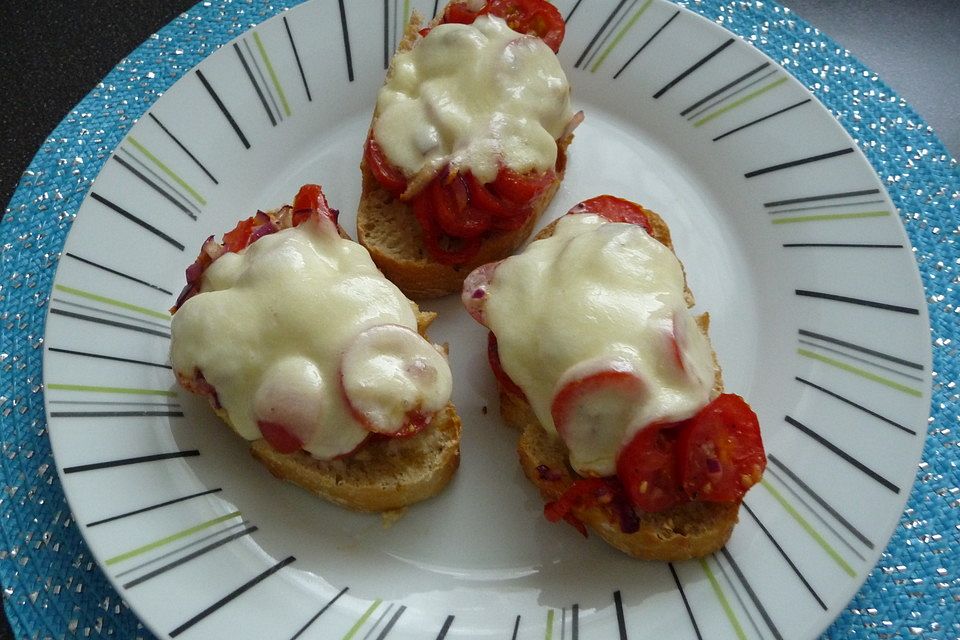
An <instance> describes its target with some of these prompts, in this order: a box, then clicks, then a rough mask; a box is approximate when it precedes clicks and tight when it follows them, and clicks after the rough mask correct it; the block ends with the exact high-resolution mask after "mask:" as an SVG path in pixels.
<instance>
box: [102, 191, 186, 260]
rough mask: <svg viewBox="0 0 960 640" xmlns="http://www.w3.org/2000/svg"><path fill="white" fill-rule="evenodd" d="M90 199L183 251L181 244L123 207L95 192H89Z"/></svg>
mask: <svg viewBox="0 0 960 640" xmlns="http://www.w3.org/2000/svg"><path fill="white" fill-rule="evenodd" d="M90 197H91V198H93V199H94V200H96V201H97V202H99V203H100V204H102V205H104V206H105V207H107V208H108V209H110V210H111V211H113V212H114V213H118V214H120V215H121V216H123V217H124V218H126V219H127V220H129V221H130V222H133V223H134V224H136V225H139V226H140V227H143V228H144V229H146V230H147V231H149V232H150V233H152V234H154V235H155V236H157V237H158V238H160V239H161V240H164V241H166V242H168V243H169V244H171V245H173V246H174V247H176V248H177V249H179V250H180V251H183V249H184V246H183V245H182V244H180V243H179V242H177V241H176V240H174V239H173V238H171V237H170V236H168V235H167V234H165V233H164V232H163V231H160V230H159V229H157V228H156V227H154V226H153V225H151V224H148V223H146V222H144V221H143V220H141V219H140V218H138V217H137V216H135V215H133V214H132V213H130V212H129V211H127V210H126V209H124V208H123V207H121V206H119V205H116V204H114V203H113V202H111V201H109V200H107V199H106V198H104V197H103V196H101V195H100V194H99V193H97V192H96V191H91V192H90Z"/></svg>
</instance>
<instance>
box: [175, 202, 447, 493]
mask: <svg viewBox="0 0 960 640" xmlns="http://www.w3.org/2000/svg"><path fill="white" fill-rule="evenodd" d="M171 311H172V312H173V313H174V316H173V323H172V327H171V333H172V344H171V351H170V355H171V362H172V364H173V370H174V372H175V374H176V376H177V380H178V381H179V383H180V384H181V385H182V386H183V387H184V388H186V389H187V390H189V391H192V392H194V393H197V394H201V395H204V396H207V397H208V399H209V401H210V403H211V405H212V406H213V408H214V410H215V411H216V413H217V414H218V415H219V416H220V417H221V418H222V419H223V420H224V421H225V422H226V423H227V424H229V425H230V426H231V427H232V428H233V430H234V431H236V432H237V433H238V434H239V435H240V436H242V437H243V438H245V439H247V440H250V441H252V444H251V451H252V453H253V455H254V456H255V457H256V458H258V459H259V460H260V461H262V462H263V463H264V464H265V465H266V466H267V467H268V468H269V469H270V471H271V472H272V473H273V474H274V475H275V476H277V477H280V478H283V479H285V480H288V481H290V482H292V483H294V484H297V485H300V486H301V487H304V488H305V489H307V490H309V491H311V492H313V493H316V494H317V495H319V496H321V497H324V498H326V499H328V500H331V501H332V502H335V503H338V504H340V505H343V506H346V507H349V508H351V509H356V510H360V511H392V510H396V509H400V508H402V507H405V506H407V505H409V504H412V503H414V502H418V501H420V500H424V499H426V498H429V497H430V496H433V495H435V494H436V493H437V492H439V491H440V490H441V489H442V488H443V487H444V486H445V485H446V484H447V482H448V481H449V480H450V478H451V477H452V475H453V473H454V471H456V469H457V466H458V465H459V461H460V420H459V418H458V416H457V414H456V412H455V410H454V408H453V405H451V404H450V393H451V384H452V383H451V374H450V368H449V366H448V364H447V359H446V353H445V349H444V348H441V347H438V346H435V345H432V344H431V343H429V342H428V341H427V340H426V337H425V333H424V332H425V330H426V328H427V326H428V325H429V324H430V322H431V321H433V319H434V317H435V314H432V313H423V312H421V311H420V310H419V308H418V307H417V305H416V304H414V303H413V302H411V301H409V300H408V299H407V298H406V297H404V295H403V294H402V293H401V292H400V290H399V289H397V288H396V287H395V286H394V285H392V284H391V283H390V282H389V281H387V280H386V279H385V278H384V277H383V275H382V274H381V273H380V272H379V271H378V270H377V268H376V266H375V265H374V264H373V262H372V261H371V259H370V256H369V254H368V253H367V251H366V250H365V249H364V248H363V247H361V246H360V245H358V244H356V243H355V242H353V241H351V240H350V239H349V238H348V237H347V236H346V234H345V233H344V232H343V230H342V229H341V228H340V226H339V224H338V223H337V211H336V210H334V209H331V208H330V207H329V206H328V205H327V201H326V198H325V197H324V195H323V192H322V191H321V189H320V187H319V186H317V185H305V186H303V187H302V188H301V189H300V191H299V193H298V194H297V196H296V198H295V199H294V202H293V205H292V206H284V207H282V208H280V209H278V210H276V211H272V212H266V213H265V212H262V211H259V212H257V214H256V215H255V216H252V217H250V218H247V219H246V220H243V221H241V222H240V223H239V224H238V225H237V226H236V228H235V229H233V230H232V231H230V232H229V233H227V234H225V235H224V236H223V240H222V242H219V243H218V242H216V241H214V239H213V237H212V236H211V237H210V238H208V239H207V241H206V242H205V243H204V244H203V247H202V249H201V250H200V255H199V257H198V258H197V261H196V262H195V263H194V264H193V265H191V266H190V267H189V268H188V269H187V285H186V287H185V288H184V290H183V293H182V294H181V295H180V298H179V299H178V300H177V303H176V306H175V307H174V308H173V309H172V310H171Z"/></svg>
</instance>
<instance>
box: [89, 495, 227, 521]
mask: <svg viewBox="0 0 960 640" xmlns="http://www.w3.org/2000/svg"><path fill="white" fill-rule="evenodd" d="M219 491H223V489H222V488H221V487H217V488H216V489H207V490H206V491H200V492H199V493H191V494H190V495H188V496H181V497H179V498H174V499H173V500H167V501H166V502H158V503H157V504H152V505H150V506H149V507H142V508H140V509H134V510H133V511H127V512H126V513H120V514H117V515H115V516H110V517H109V518H104V519H102V520H95V521H93V522H88V523H87V527H96V526H97V525H101V524H106V523H108V522H113V521H114V520H121V519H123V518H129V517H130V516H135V515H137V514H140V513H146V512H147V511H153V510H154V509H160V508H162V507H168V506H170V505H171V504H177V503H178V502H184V501H186V500H192V499H193V498H199V497H200V496H207V495H210V494H211V493H217V492H219Z"/></svg>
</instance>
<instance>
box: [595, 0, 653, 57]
mask: <svg viewBox="0 0 960 640" xmlns="http://www.w3.org/2000/svg"><path fill="white" fill-rule="evenodd" d="M651 4H653V0H647V1H646V2H644V3H643V5H642V6H641V7H640V8H639V9H637V12H636V13H635V14H633V17H632V18H630V20H629V21H628V22H627V24H625V25H623V28H621V29H620V31H618V32H617V35H616V36H614V38H613V40H612V41H611V42H610V44H608V45H607V48H606V49H604V50H603V53H601V54H600V57H599V58H597V61H596V62H594V63H593V66H592V67H590V73H594V72H596V70H597V69H599V68H600V65H602V64H603V61H604V60H606V59H607V56H609V55H610V52H611V51H613V50H614V48H616V46H617V45H618V44H620V41H621V40H623V36H625V35H627V31H629V30H630V27H632V26H633V25H634V24H635V23H636V22H637V20H639V19H640V16H642V15H643V12H644V11H646V10H647V7H649V6H650V5H651Z"/></svg>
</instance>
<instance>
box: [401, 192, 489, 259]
mask: <svg viewBox="0 0 960 640" xmlns="http://www.w3.org/2000/svg"><path fill="white" fill-rule="evenodd" d="M411 205H412V207H413V215H414V216H415V217H416V218H417V222H419V223H420V231H421V233H422V234H423V235H422V237H423V246H424V247H425V248H426V250H427V253H429V254H430V256H431V257H432V258H433V259H434V260H436V261H437V262H439V263H440V264H446V265H457V264H464V263H465V262H467V261H468V260H469V259H470V258H472V257H473V256H475V255H476V254H477V252H478V251H479V250H480V238H479V237H474V238H467V239H461V238H451V237H450V236H447V235H446V234H444V233H443V230H442V229H441V228H440V227H439V226H438V225H437V222H436V220H435V219H434V217H433V208H432V206H431V203H430V201H429V200H428V199H427V198H414V200H413V202H412V203H411Z"/></svg>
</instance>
